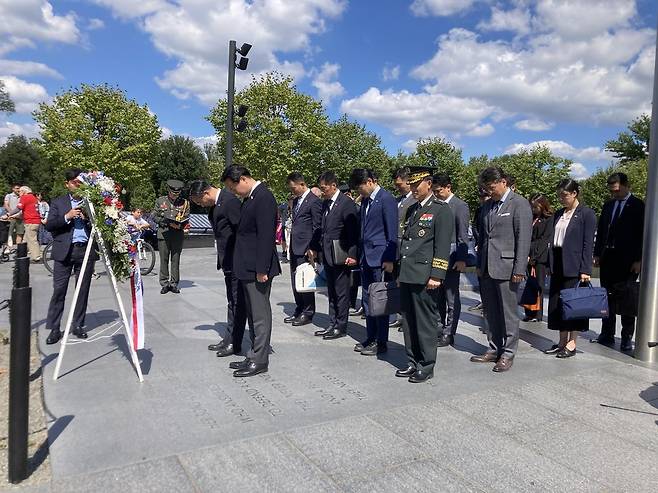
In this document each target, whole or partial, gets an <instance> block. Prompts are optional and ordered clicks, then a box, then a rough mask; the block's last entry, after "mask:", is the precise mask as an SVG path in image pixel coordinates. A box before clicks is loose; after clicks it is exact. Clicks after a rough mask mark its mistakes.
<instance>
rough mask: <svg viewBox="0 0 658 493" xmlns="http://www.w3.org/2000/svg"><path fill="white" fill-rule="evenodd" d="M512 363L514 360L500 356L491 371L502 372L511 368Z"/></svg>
mask: <svg viewBox="0 0 658 493" xmlns="http://www.w3.org/2000/svg"><path fill="white" fill-rule="evenodd" d="M512 363H514V360H513V359H512V358H505V357H501V358H500V359H499V360H498V362H497V363H496V365H495V366H494V367H493V371H495V372H496V373H502V372H504V371H507V370H509V369H510V368H512Z"/></svg>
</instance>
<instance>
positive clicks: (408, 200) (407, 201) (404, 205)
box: [398, 195, 416, 240]
mask: <svg viewBox="0 0 658 493" xmlns="http://www.w3.org/2000/svg"><path fill="white" fill-rule="evenodd" d="M415 203H416V199H415V198H414V196H413V195H409V196H408V197H407V196H404V197H399V198H398V221H399V223H400V224H399V227H398V239H399V240H401V239H402V235H403V234H404V227H405V222H406V217H407V210H408V209H409V207H410V206H412V205H413V204H415Z"/></svg>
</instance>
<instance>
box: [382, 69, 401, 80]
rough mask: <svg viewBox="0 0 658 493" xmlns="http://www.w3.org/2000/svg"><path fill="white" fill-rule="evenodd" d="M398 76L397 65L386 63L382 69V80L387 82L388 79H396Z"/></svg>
mask: <svg viewBox="0 0 658 493" xmlns="http://www.w3.org/2000/svg"><path fill="white" fill-rule="evenodd" d="M399 77H400V66H399V65H396V66H395V67H391V66H389V65H386V66H385V67H384V68H383V69H382V79H383V80H384V82H388V81H389V80H398V78H399Z"/></svg>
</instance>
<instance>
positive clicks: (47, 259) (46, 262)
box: [41, 241, 55, 274]
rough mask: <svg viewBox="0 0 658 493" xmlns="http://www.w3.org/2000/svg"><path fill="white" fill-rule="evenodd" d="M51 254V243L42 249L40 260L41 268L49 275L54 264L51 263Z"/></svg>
mask: <svg viewBox="0 0 658 493" xmlns="http://www.w3.org/2000/svg"><path fill="white" fill-rule="evenodd" d="M52 252H53V242H52V241H51V242H50V243H48V244H47V245H46V248H44V249H43V253H42V254H41V259H42V260H43V266H44V267H45V268H46V270H47V271H48V272H50V273H51V274H52V273H53V272H54V270H55V262H54V261H53V257H52Z"/></svg>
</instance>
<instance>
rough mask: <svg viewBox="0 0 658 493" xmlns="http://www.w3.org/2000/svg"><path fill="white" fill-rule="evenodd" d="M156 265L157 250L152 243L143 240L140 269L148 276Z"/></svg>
mask: <svg viewBox="0 0 658 493" xmlns="http://www.w3.org/2000/svg"><path fill="white" fill-rule="evenodd" d="M154 266H155V250H153V247H152V246H151V245H149V244H148V243H146V242H145V241H143V242H142V248H141V251H140V252H139V271H140V272H141V274H142V275H143V276H146V275H148V274H150V273H151V271H152V270H153V267H154Z"/></svg>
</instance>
